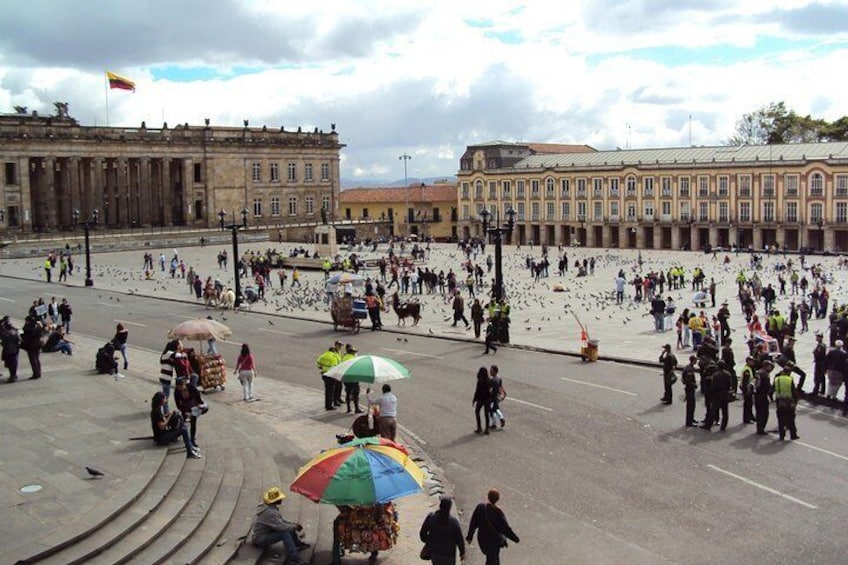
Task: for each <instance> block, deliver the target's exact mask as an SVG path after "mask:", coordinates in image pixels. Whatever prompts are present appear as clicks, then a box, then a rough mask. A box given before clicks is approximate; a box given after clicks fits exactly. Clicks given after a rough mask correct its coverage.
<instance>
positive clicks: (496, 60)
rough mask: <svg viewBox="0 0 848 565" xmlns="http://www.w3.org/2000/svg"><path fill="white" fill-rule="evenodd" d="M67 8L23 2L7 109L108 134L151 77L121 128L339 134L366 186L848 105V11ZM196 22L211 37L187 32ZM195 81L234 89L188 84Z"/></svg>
mask: <svg viewBox="0 0 848 565" xmlns="http://www.w3.org/2000/svg"><path fill="white" fill-rule="evenodd" d="M55 9H56V8H55V3H53V2H50V1H49V0H33V1H31V2H28V3H25V4H24V3H17V4H11V5H10V6H8V7H7V13H6V15H7V17H6V18H4V19H3V21H0V104H3V105H4V106H5V107H3V108H0V111H11V106H12V105H22V106H28V107H29V108H30V109H31V110H32V109H36V110H38V111H39V112H42V113H43V112H51V111H52V102H53V101H56V100H61V101H67V102H69V103H70V108H71V114H72V115H73V116H75V117H76V118H77V119H79V120H80V121H81V122H82V123H83V124H94V123H95V122H96V123H98V124H102V123H103V122H104V121H105V113H106V112H105V105H104V96H103V90H104V78H103V70H104V69H105V68H108V69H109V70H115V71H118V72H121V73H122V74H124V75H125V76H128V77H129V78H131V79H133V80H135V81H136V82H137V92H136V93H135V94H131V93H127V92H121V91H113V92H111V93H110V96H109V101H110V108H109V110H110V121H111V122H112V124H113V125H130V126H136V125H138V124H140V123H141V122H142V121H145V122H146V123H147V124H148V126H149V127H158V126H160V125H161V122H162V121H168V123H169V125H171V126H173V125H176V124H177V123H184V122H189V123H192V124H201V123H203V119H204V118H207V117H208V118H210V119H211V120H212V123H213V124H217V125H241V123H242V120H243V119H248V120H249V121H250V124H251V125H252V126H261V125H263V124H267V125H268V127H273V128H277V127H279V126H280V125H285V127H286V128H287V129H289V128H292V129H294V128H296V127H298V126H302V127H304V128H305V129H312V128H315V127H318V128H319V129H323V130H325V131H328V130H329V128H330V123H336V124H337V129H338V131H339V134H340V138H341V141H342V142H343V143H346V144H347V145H348V146H347V147H346V148H345V149H344V151H343V158H342V164H341V167H342V175H343V176H344V177H352V178H358V179H363V180H366V179H382V180H385V181H392V180H398V179H402V178H403V165H402V163H399V162H398V160H397V156H398V155H400V154H401V153H404V152H406V153H410V154H411V155H413V156H414V158H413V160H412V161H410V162H409V163H408V169H409V170H408V176H410V177H414V176H442V177H443V176H449V175H452V174H454V173H455V172H456V170H457V169H458V167H459V163H458V158H459V156H460V155H461V154H462V153H463V152H464V150H465V146H466V145H468V144H471V143H475V142H481V141H489V140H493V139H503V140H507V141H539V142H567V143H581V144H583V143H585V144H589V145H593V146H595V147H598V148H601V149H608V148H614V147H616V146H621V147H624V146H625V145H626V144H628V143H629V144H630V146H632V147H657V146H667V145H686V144H688V143H689V132H690V127H691V136H692V143H694V144H718V143H721V142H723V141H724V140H725V139H727V138H728V137H729V136H730V135H731V134H732V133H733V127H734V124H735V122H736V120H737V119H738V118H739V117H740V116H741V115H742V114H743V113H745V112H750V111H753V110H755V109H757V108H758V107H760V106H762V105H764V104H767V103H769V102H772V101H780V100H784V101H785V102H786V104H787V107H788V108H790V109H793V110H795V111H796V112H798V113H800V114H807V113H810V114H813V115H814V116H816V117H822V118H825V119H829V120H833V119H836V118H838V117H840V116H841V115H842V114H843V113H844V108H845V106H846V104H845V96H844V94H843V93H842V91H841V90H840V89H839V88H838V87H837V85H836V83H835V82H834V76H835V75H834V73H835V69H841V68H842V67H843V66H844V61H845V60H846V55H847V54H848V53H846V51H848V47H846V40H848V3H846V2H845V1H838V2H825V1H821V2H816V1H812V0H774V1H770V2H761V1H758V0H676V1H673V2H672V1H659V0H633V1H630V2H620V1H617V0H581V1H579V2H578V1H575V2H566V3H560V4H559V5H551V4H550V3H542V2H529V1H526V2H520V1H516V0H469V1H466V2H461V3H456V2H451V3H449V2H446V1H439V0H430V1H423V2H411V1H388V0H379V1H377V0H371V1H365V0H363V1H359V2H349V1H342V0H332V1H327V2H321V3H318V4H315V3H312V4H309V3H292V2H278V1H275V0H242V1H238V0H208V1H207V0H186V1H185V2H180V3H174V4H172V5H171V4H169V5H168V8H167V13H158V12H157V11H156V10H152V11H151V10H149V9H147V8H143V7H142V6H141V5H140V4H138V3H137V2H133V1H131V0H89V1H88V2H86V3H83V4H81V5H80V6H79V7H77V8H76V9H74V10H72V11H70V10H69V11H67V13H65V14H63V18H60V19H57V18H56V17H55ZM843 15H844V16H846V17H842V16H843ZM187 18H191V20H192V22H193V29H196V30H198V31H197V33H185V29H184V27H183V24H182V23H181V22H184V21H185V20H186V19H187ZM59 21H61V25H59ZM46 36H50V37H51V39H52V40H51V42H35V41H32V38H33V37H46ZM180 68H183V69H186V70H187V71H186V72H189V71H191V70H192V69H197V68H201V69H203V68H208V70H207V72H206V74H205V75H204V74H203V73H201V74H200V76H209V75H215V74H216V73H215V71H216V70H217V76H216V77H215V78H208V79H196V80H192V81H178V80H175V79H176V78H178V77H177V76H176V73H177V72H178V69H180ZM246 68H247V69H249V71H248V72H247V74H240V73H245V70H244V69H246ZM163 69H167V70H168V72H167V75H164V74H163V72H164V71H163ZM163 76H167V77H168V78H161V77H163ZM157 77H159V78H157ZM690 115H691V116H692V119H691V124H690V120H689V116H690Z"/></svg>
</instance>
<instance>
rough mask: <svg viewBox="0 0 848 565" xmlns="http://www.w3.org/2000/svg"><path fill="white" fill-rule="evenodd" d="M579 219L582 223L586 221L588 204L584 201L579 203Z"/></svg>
mask: <svg viewBox="0 0 848 565" xmlns="http://www.w3.org/2000/svg"><path fill="white" fill-rule="evenodd" d="M577 219H578V220H579V221H581V222H582V221H584V220H586V203H585V202H583V201H580V202H578V203H577Z"/></svg>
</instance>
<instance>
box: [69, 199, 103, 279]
mask: <svg viewBox="0 0 848 565" xmlns="http://www.w3.org/2000/svg"><path fill="white" fill-rule="evenodd" d="M73 216H74V223H75V224H82V230H83V233H84V234H85V286H94V279H92V278H91V245H90V243H89V239H88V237H89V231H90V230H91V226H92V225H94V226H96V225H97V220H98V219H99V218H100V212H99V211H98V210H97V208H95V209H94V210H92V211H91V218H87V219H85V220H82V221H80V211H79V210H78V209H74V213H73Z"/></svg>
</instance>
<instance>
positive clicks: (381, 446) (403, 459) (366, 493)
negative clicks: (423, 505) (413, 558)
mask: <svg viewBox="0 0 848 565" xmlns="http://www.w3.org/2000/svg"><path fill="white" fill-rule="evenodd" d="M423 485H424V472H423V471H422V470H421V468H420V467H419V466H418V465H417V464H416V463H415V462H414V461H412V459H411V458H410V456H409V451H408V450H407V449H406V448H405V447H403V446H402V445H399V444H397V443H395V442H393V441H391V440H388V439H385V438H381V437H369V438H360V439H355V440H353V441H351V442H348V443H346V444H344V445H342V446H341V447H338V448H336V449H328V450H327V451H324V452H323V453H321V454H320V455H318V456H317V457H314V458H313V459H312V460H311V461H310V462H308V463H307V464H306V465H304V466H303V467H301V468H300V471H298V473H297V477H296V478H295V480H294V482H293V483H292V484H291V487H290V488H291V490H292V492H296V493H299V494H302V495H303V496H305V497H306V498H308V499H309V500H312V501H313V502H321V503H324V504H335V505H338V506H340V505H348V506H370V505H373V504H383V503H386V502H389V501H391V500H395V499H396V498H401V497H403V496H409V495H411V494H415V493H417V492H420V491H421V490H422V488H423Z"/></svg>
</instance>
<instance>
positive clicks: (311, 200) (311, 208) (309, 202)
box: [306, 196, 315, 216]
mask: <svg viewBox="0 0 848 565" xmlns="http://www.w3.org/2000/svg"><path fill="white" fill-rule="evenodd" d="M306 214H307V215H308V216H311V215H313V214H315V197H314V196H307V197H306Z"/></svg>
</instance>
